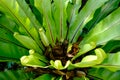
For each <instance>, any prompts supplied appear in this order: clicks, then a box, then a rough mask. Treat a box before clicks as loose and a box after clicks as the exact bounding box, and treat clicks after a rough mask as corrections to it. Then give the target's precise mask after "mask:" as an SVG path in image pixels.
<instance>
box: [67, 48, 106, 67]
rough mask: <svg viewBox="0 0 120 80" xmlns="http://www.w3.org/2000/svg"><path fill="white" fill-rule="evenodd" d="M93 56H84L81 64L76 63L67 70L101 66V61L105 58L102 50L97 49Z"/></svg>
mask: <svg viewBox="0 0 120 80" xmlns="http://www.w3.org/2000/svg"><path fill="white" fill-rule="evenodd" d="M95 54H96V55H88V56H85V57H84V58H83V59H82V60H81V62H78V63H76V64H70V67H68V69H73V68H77V67H79V68H83V67H93V66H95V65H97V64H101V63H102V62H103V60H104V59H105V58H106V56H107V55H106V53H105V52H104V50H103V49H101V48H98V49H95Z"/></svg>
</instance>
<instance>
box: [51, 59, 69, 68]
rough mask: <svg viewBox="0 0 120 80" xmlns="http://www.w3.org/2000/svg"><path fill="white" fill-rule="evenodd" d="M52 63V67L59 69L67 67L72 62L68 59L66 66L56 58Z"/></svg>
mask: <svg viewBox="0 0 120 80" xmlns="http://www.w3.org/2000/svg"><path fill="white" fill-rule="evenodd" d="M50 64H51V66H50V67H54V68H55V69H58V70H63V69H66V68H67V67H68V66H69V65H70V64H71V62H70V61H69V60H68V61H67V62H66V64H65V66H63V65H62V62H61V61H60V60H55V61H53V60H51V61H50Z"/></svg>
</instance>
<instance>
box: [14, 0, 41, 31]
mask: <svg viewBox="0 0 120 80" xmlns="http://www.w3.org/2000/svg"><path fill="white" fill-rule="evenodd" d="M16 1H17V2H18V4H19V6H20V7H21V9H22V10H23V11H24V13H25V14H26V16H27V17H28V18H29V19H30V22H31V23H32V24H33V25H34V27H35V28H36V29H37V30H38V29H39V28H40V27H41V25H40V24H39V22H38V21H37V20H36V17H35V15H34V14H33V13H32V11H31V9H30V7H29V6H28V5H27V3H26V2H25V0H16Z"/></svg>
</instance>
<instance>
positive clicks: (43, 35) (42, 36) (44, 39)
mask: <svg viewBox="0 0 120 80" xmlns="http://www.w3.org/2000/svg"><path fill="white" fill-rule="evenodd" d="M39 33H40V38H41V41H42V42H43V44H44V45H45V46H49V41H48V39H47V37H46V35H45V33H44V31H43V28H40V29H39Z"/></svg>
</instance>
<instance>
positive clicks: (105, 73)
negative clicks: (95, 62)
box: [88, 68, 120, 80]
mask: <svg viewBox="0 0 120 80" xmlns="http://www.w3.org/2000/svg"><path fill="white" fill-rule="evenodd" d="M88 76H89V77H91V78H93V79H95V80H120V77H119V76H120V71H116V72H111V71H109V70H107V69H103V68H100V69H96V68H92V69H89V70H88Z"/></svg>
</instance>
